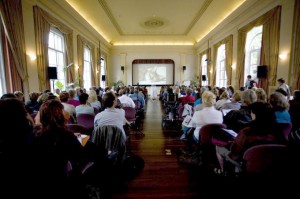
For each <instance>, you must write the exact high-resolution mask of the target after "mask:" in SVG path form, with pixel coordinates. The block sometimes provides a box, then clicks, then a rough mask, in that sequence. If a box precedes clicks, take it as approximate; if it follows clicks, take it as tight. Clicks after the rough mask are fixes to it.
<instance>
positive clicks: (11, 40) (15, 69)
mask: <svg viewBox="0 0 300 199" xmlns="http://www.w3.org/2000/svg"><path fill="white" fill-rule="evenodd" d="M0 15H1V22H2V24H3V27H4V31H5V34H3V36H4V35H5V38H3V37H2V41H3V44H4V48H3V52H4V54H5V56H6V58H4V60H6V61H5V62H4V63H5V67H6V70H7V69H8V68H10V70H11V76H10V77H9V78H7V85H9V83H10V85H11V89H12V90H10V92H13V91H16V90H21V91H23V92H24V94H25V97H28V93H29V83H28V72H27V64H26V63H27V62H26V50H25V37H24V23H23V14H22V4H21V1H20V0H1V1H0ZM20 80H21V81H20Z"/></svg>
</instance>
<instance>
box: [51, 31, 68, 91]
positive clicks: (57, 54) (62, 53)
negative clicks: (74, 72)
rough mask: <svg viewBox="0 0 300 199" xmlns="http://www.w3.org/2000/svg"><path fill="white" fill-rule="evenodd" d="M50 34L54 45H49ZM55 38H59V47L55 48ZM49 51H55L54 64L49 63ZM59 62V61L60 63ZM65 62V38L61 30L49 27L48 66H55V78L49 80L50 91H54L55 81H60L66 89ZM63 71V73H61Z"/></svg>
mask: <svg viewBox="0 0 300 199" xmlns="http://www.w3.org/2000/svg"><path fill="white" fill-rule="evenodd" d="M51 34H53V35H54V37H53V43H54V46H51V43H50V37H51ZM57 38H61V42H60V45H61V49H58V48H57V46H56V45H57V43H56V42H58V41H57ZM50 52H54V53H55V58H56V60H55V64H53V63H50V61H51V58H50V56H49V54H50ZM61 57H62V61H59V59H60V58H61ZM60 62H61V63H60ZM65 63H66V50H65V38H64V35H63V33H62V32H60V31H59V30H58V29H57V28H54V27H51V28H50V32H49V41H48V64H49V65H48V67H56V68H57V79H55V80H54V81H53V80H50V85H51V92H54V89H55V84H56V82H58V81H60V82H61V83H62V84H63V89H62V90H65V89H66V85H67V73H66V70H65V65H66V64H65ZM61 72H63V73H61ZM61 76H63V78H61Z"/></svg>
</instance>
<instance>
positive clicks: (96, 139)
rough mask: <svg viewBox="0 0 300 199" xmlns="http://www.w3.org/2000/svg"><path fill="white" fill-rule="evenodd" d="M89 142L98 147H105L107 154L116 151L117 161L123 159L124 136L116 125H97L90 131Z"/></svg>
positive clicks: (124, 148) (124, 152)
mask: <svg viewBox="0 0 300 199" xmlns="http://www.w3.org/2000/svg"><path fill="white" fill-rule="evenodd" d="M91 142H92V143H94V144H95V145H96V146H97V147H98V148H101V149H106V150H107V152H108V155H110V154H115V153H117V162H120V161H123V160H124V159H125V155H126V145H125V138H124V137H123V132H122V130H121V129H120V128H118V127H117V126H113V125H102V126H98V127H97V128H95V129H94V131H93V133H92V138H91Z"/></svg>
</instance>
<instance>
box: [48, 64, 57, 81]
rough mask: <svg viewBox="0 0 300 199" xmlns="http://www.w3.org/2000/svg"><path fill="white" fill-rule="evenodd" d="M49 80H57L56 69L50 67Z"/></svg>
mask: <svg viewBox="0 0 300 199" xmlns="http://www.w3.org/2000/svg"><path fill="white" fill-rule="evenodd" d="M48 79H57V68H56V67H48Z"/></svg>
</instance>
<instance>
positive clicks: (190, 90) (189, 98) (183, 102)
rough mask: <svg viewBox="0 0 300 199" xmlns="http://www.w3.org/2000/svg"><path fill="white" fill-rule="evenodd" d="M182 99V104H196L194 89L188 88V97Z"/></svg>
mask: <svg viewBox="0 0 300 199" xmlns="http://www.w3.org/2000/svg"><path fill="white" fill-rule="evenodd" d="M180 99H181V102H182V104H188V103H191V102H195V97H193V96H192V89H190V88H188V89H187V90H186V96H185V97H182V98H180Z"/></svg>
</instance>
